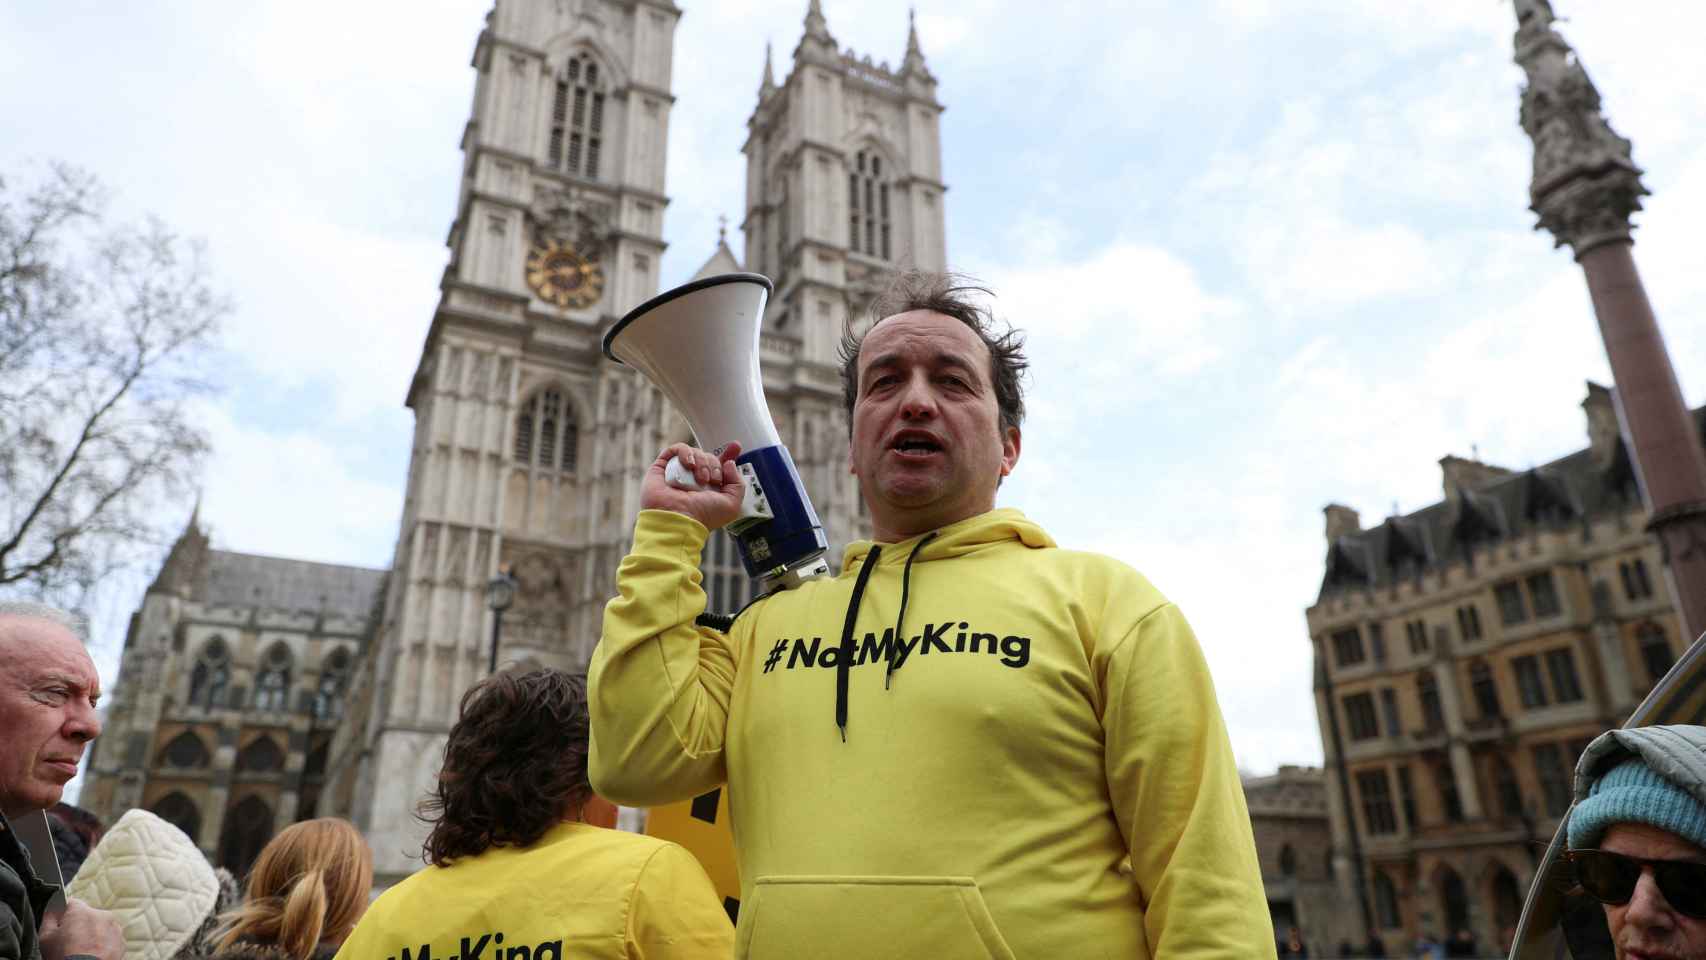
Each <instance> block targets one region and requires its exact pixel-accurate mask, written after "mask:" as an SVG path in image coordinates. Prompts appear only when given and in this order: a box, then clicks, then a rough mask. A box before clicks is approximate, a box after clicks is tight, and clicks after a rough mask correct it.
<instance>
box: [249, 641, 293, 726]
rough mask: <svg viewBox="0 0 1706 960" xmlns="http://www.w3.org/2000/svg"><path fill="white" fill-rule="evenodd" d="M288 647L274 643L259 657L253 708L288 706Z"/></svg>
mask: <svg viewBox="0 0 1706 960" xmlns="http://www.w3.org/2000/svg"><path fill="white" fill-rule="evenodd" d="M290 666H291V657H290V648H289V647H287V646H285V645H284V644H283V643H275V644H273V645H272V646H271V647H269V648H268V649H267V652H266V656H265V657H263V658H262V659H261V664H260V669H259V671H258V673H257V675H256V677H255V709H256V710H287V709H289V707H290Z"/></svg>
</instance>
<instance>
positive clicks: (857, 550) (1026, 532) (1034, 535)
mask: <svg viewBox="0 0 1706 960" xmlns="http://www.w3.org/2000/svg"><path fill="white" fill-rule="evenodd" d="M926 538H928V540H929V542H928V543H926V544H924V545H923V549H921V550H919V551H918V556H917V557H916V558H914V562H916V563H928V562H929V561H931V560H946V559H948V558H950V557H960V556H965V555H966V554H970V553H976V552H978V551H980V550H985V549H988V548H990V547H993V546H999V545H1001V544H1004V543H1010V542H1012V541H1015V540H1016V541H1018V542H1020V543H1022V544H1024V545H1025V546H1027V547H1031V548H1033V549H1041V548H1045V547H1054V546H1058V545H1057V544H1056V543H1055V542H1054V538H1053V537H1051V536H1049V535H1048V533H1047V532H1046V531H1044V530H1043V528H1042V527H1040V526H1038V525H1037V524H1036V523H1034V522H1032V521H1031V520H1030V519H1029V518H1027V517H1026V516H1025V515H1024V514H1023V513H1021V512H1019V511H1018V510H1015V509H1013V508H1012V507H1004V508H1002V509H1000V510H991V511H989V512H988V513H980V514H978V515H977V516H975V517H967V518H966V519H964V520H961V521H959V522H958V523H950V524H948V525H947V526H945V527H942V528H941V529H939V530H933V531H931V532H929V533H924V534H920V535H918V536H916V537H911V538H908V539H906V540H902V541H900V542H899V543H877V542H875V541H872V540H856V541H854V542H853V543H850V544H848V545H847V550H846V552H845V553H843V554H842V558H841V572H842V573H843V574H848V573H853V572H855V571H856V570H858V569H859V567H860V566H861V565H862V564H863V563H864V561H865V556H866V555H867V554H869V553H870V552H871V550H872V548H873V547H875V548H880V551H879V552H880V553H881V557H880V558H879V559H878V560H877V562H878V563H879V564H883V565H888V564H895V565H900V564H904V563H906V561H907V558H909V557H911V556H912V552H913V550H914V548H916V547H917V546H918V545H919V541H921V540H925V539H926Z"/></svg>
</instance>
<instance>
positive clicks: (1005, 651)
mask: <svg viewBox="0 0 1706 960" xmlns="http://www.w3.org/2000/svg"><path fill="white" fill-rule="evenodd" d="M956 631H957V632H956ZM842 649H843V648H842V647H841V646H840V645H839V644H837V643H835V642H834V641H830V642H829V643H827V644H826V643H825V642H824V639H823V638H822V637H812V638H810V639H809V640H808V639H807V638H805V637H792V638H789V637H782V638H780V639H778V640H777V641H776V642H775V643H773V644H770V645H769V650H770V652H769V653H768V654H767V655H766V656H765V657H764V672H765V673H770V672H771V671H773V670H776V669H778V668H781V669H783V670H793V669H796V668H799V669H807V670H810V669H814V668H823V669H829V670H833V669H835V668H836V667H838V666H840V665H841V656H842ZM847 649H849V650H851V651H852V655H853V659H852V660H850V661H849V662H848V664H847V665H848V666H849V667H863V666H867V665H869V664H875V663H886V662H887V661H888V659H889V655H890V653H893V655H894V666H895V668H897V669H898V668H899V667H900V666H901V665H903V664H905V663H906V660H907V658H908V657H910V656H912V655H913V653H914V652H917V654H918V655H919V656H921V657H922V656H930V655H932V654H936V655H943V654H954V653H970V654H979V655H985V656H992V657H997V658H999V660H1000V662H1001V663H1002V664H1003V665H1005V666H1008V667H1012V668H1013V669H1015V670H1018V669H1022V668H1024V667H1025V666H1027V665H1028V664H1030V662H1031V638H1030V637H1023V636H1018V635H1016V634H1007V635H1005V636H1003V635H1002V634H1000V633H999V632H986V631H982V630H977V629H974V628H973V627H972V626H971V623H970V621H966V620H961V621H959V622H958V623H956V622H955V621H953V620H944V621H943V622H941V623H927V624H925V625H924V632H923V633H921V634H918V635H916V636H913V637H911V638H909V639H907V640H904V641H902V642H901V643H899V644H896V643H895V642H894V629H893V628H892V627H891V628H889V629H885V630H884V631H883V635H882V639H880V640H879V639H878V638H877V635H876V633H874V632H866V634H865V636H864V639H862V640H860V641H859V642H857V643H854V644H852V645H851V646H850V647H848V648H847Z"/></svg>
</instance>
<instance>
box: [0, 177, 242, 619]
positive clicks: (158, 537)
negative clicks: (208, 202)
mask: <svg viewBox="0 0 1706 960" xmlns="http://www.w3.org/2000/svg"><path fill="white" fill-rule="evenodd" d="M15 183H16V179H15V178H4V177H0V588H5V589H8V590H13V591H20V592H27V593H31V594H35V595H40V596H49V597H52V596H58V597H61V598H63V599H68V600H80V599H81V593H86V592H87V591H88V590H89V589H91V588H92V587H93V586H94V585H95V584H96V583H98V582H99V581H100V579H101V578H102V577H103V576H104V575H106V574H108V573H111V572H113V571H114V570H115V569H117V568H118V567H122V566H125V565H127V564H131V563H135V562H137V561H139V560H140V559H142V558H143V557H144V556H145V555H147V554H148V553H149V552H150V551H151V550H153V549H154V548H155V547H156V546H157V545H158V544H159V543H160V542H161V541H162V540H163V539H164V535H165V533H166V531H164V530H161V529H159V525H158V523H157V521H156V517H158V516H159V514H160V512H159V510H158V509H156V508H157V506H158V505H160V504H161V503H162V502H163V501H166V500H169V499H174V498H181V497H182V495H183V494H184V493H185V492H186V488H187V487H188V486H189V485H190V483H191V481H192V479H193V478H194V477H195V475H196V473H197V471H198V470H199V468H200V464H201V460H202V458H203V457H204V456H205V454H206V452H207V446H208V445H207V436H206V434H205V432H204V431H203V430H202V429H201V428H200V427H199V426H198V425H197V424H196V423H195V422H194V421H193V419H192V416H191V411H192V410H193V408H194V401H195V400H196V399H198V398H200V397H202V396H205V395H206V394H207V393H208V392H209V390H210V386H209V384H208V382H207V378H206V377H205V375H204V373H203V371H204V370H205V369H206V368H207V366H208V364H209V361H210V359H211V354H212V352H213V350H214V349H215V338H216V337H217V335H218V328H219V324H220V322H221V321H222V320H223V319H224V317H225V316H226V315H227V314H228V313H229V312H230V307H229V305H228V304H227V302H226V300H225V299H224V298H223V297H221V296H219V295H217V294H216V293H215V292H214V291H213V290H212V288H211V287H210V285H209V281H208V278H207V272H206V268H205V265H204V262H203V259H202V257H201V252H200V248H199V247H198V246H197V245H196V244H193V243H188V242H186V241H184V240H182V239H180V238H178V237H177V236H175V235H174V234H173V233H172V232H171V231H170V230H169V229H168V228H167V227H166V226H165V225H164V224H163V223H161V222H160V221H158V220H153V219H150V220H148V221H146V222H145V223H143V224H141V225H135V226H132V225H123V224H117V225H115V224H111V223H109V222H108V221H107V219H106V216H105V202H104V192H103V191H102V189H101V187H100V184H99V183H98V182H96V180H95V179H94V178H93V177H92V176H90V175H89V174H87V173H85V172H83V171H81V170H78V169H76V168H73V167H69V166H65V165H52V166H51V167H50V168H49V169H48V170H47V172H46V174H45V175H43V176H40V177H38V178H37V180H36V181H35V182H34V183H33V185H31V186H29V187H28V188H25V189H18V188H16V187H15V186H14V184H15ZM173 512H174V514H175V511H173Z"/></svg>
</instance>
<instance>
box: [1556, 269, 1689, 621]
mask: <svg viewBox="0 0 1706 960" xmlns="http://www.w3.org/2000/svg"><path fill="white" fill-rule="evenodd" d="M1577 259H1578V260H1579V261H1580V262H1581V265H1582V270H1583V271H1584V272H1585V273H1586V274H1587V282H1588V293H1589V295H1590V296H1592V298H1593V309H1594V314H1595V315H1596V316H1598V317H1599V328H1600V333H1601V335H1602V336H1603V337H1604V339H1605V352H1606V355H1607V356H1608V357H1609V358H1610V359H1611V372H1612V376H1613V378H1614V379H1615V380H1616V381H1617V393H1616V395H1615V400H1616V401H1617V412H1618V419H1619V420H1620V421H1622V426H1623V434H1624V436H1626V437H1628V438H1629V440H1630V442H1631V447H1632V453H1633V457H1632V459H1633V462H1634V465H1635V472H1636V475H1637V476H1638V477H1639V478H1640V481H1641V491H1642V493H1643V494H1645V496H1646V500H1647V510H1648V517H1649V520H1648V523H1647V529H1648V530H1650V531H1652V532H1653V533H1654V534H1656V535H1657V536H1658V538H1659V543H1660V544H1661V545H1662V546H1663V549H1664V553H1665V559H1666V560H1667V564H1666V569H1667V571H1668V573H1669V576H1668V578H1667V579H1668V580H1669V581H1670V588H1671V599H1672V601H1673V602H1674V603H1675V604H1676V608H1677V612H1678V613H1679V614H1680V615H1681V617H1682V622H1683V630H1684V634H1685V637H1684V639H1685V642H1691V641H1693V639H1694V638H1695V637H1698V636H1699V635H1700V634H1701V633H1702V632H1706V450H1703V449H1702V448H1701V445H1700V436H1699V434H1698V433H1696V432H1695V430H1694V418H1693V417H1692V416H1690V415H1689V412H1688V406H1687V404H1686V403H1685V402H1684V401H1683V398H1682V387H1681V386H1680V385H1679V384H1678V383H1677V380H1676V371H1675V370H1674V369H1673V368H1672V367H1671V363H1670V354H1669V353H1668V352H1667V351H1666V350H1665V342H1664V336H1663V334H1661V333H1660V332H1659V326H1658V321H1657V320H1656V319H1655V318H1654V316H1653V307H1652V304H1651V303H1649V302H1648V301H1647V291H1646V289H1645V288H1644V287H1643V286H1642V284H1641V275H1640V273H1639V272H1638V271H1637V270H1636V268H1635V257H1634V247H1633V244H1631V243H1630V242H1629V241H1618V242H1611V243H1605V244H1602V245H1600V246H1597V247H1594V248H1592V249H1590V250H1587V251H1586V252H1582V253H1579V254H1578V255H1577Z"/></svg>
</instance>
